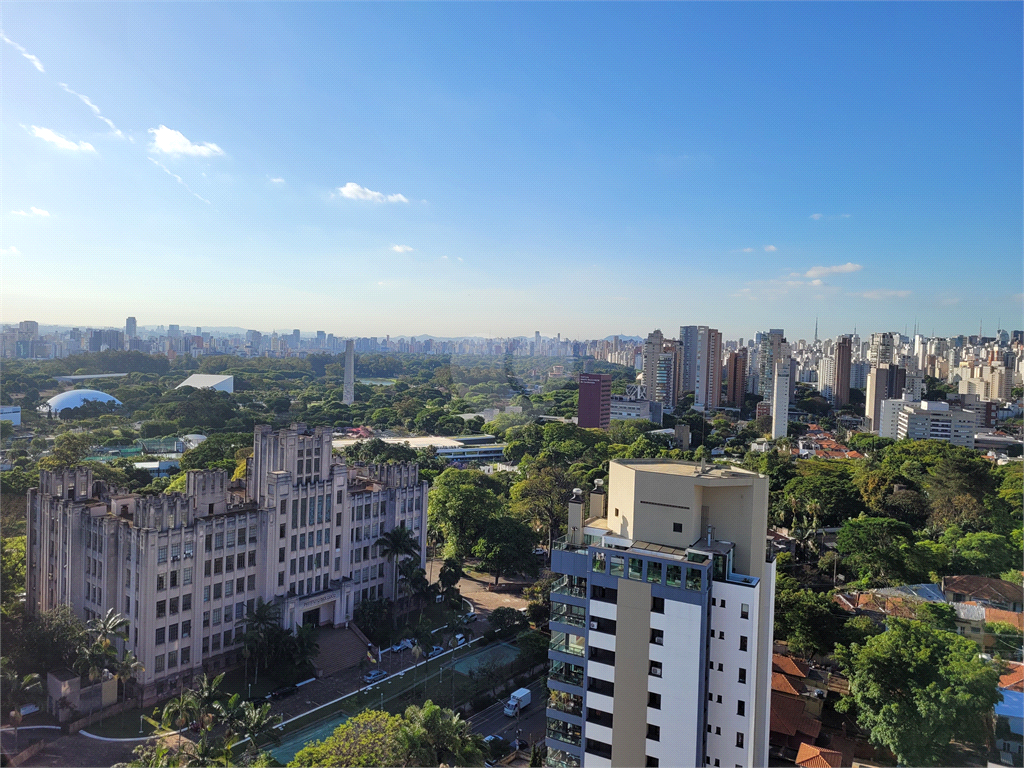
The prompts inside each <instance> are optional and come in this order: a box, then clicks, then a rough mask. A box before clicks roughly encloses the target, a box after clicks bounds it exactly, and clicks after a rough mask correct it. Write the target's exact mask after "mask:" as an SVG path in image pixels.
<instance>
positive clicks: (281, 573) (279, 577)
mask: <svg viewBox="0 0 1024 768" xmlns="http://www.w3.org/2000/svg"><path fill="white" fill-rule="evenodd" d="M277 586H279V587H283V586H284V571H278V572H277Z"/></svg>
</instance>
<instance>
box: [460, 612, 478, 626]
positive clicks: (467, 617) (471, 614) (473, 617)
mask: <svg viewBox="0 0 1024 768" xmlns="http://www.w3.org/2000/svg"><path fill="white" fill-rule="evenodd" d="M479 618H480V614H479V613H477V612H476V611H470V612H469V613H467V614H466V615H465V616H463V617H462V620H463V621H464V622H465V623H466V624H472V623H473V622H474V621H476V620H477V619H479Z"/></svg>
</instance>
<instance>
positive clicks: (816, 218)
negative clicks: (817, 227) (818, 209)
mask: <svg viewBox="0 0 1024 768" xmlns="http://www.w3.org/2000/svg"><path fill="white" fill-rule="evenodd" d="M811 218H812V219H814V220H815V221H821V220H822V219H823V218H825V217H824V216H822V215H821V214H820V213H812V214H811Z"/></svg>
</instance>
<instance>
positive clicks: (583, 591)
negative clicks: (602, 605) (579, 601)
mask: <svg viewBox="0 0 1024 768" xmlns="http://www.w3.org/2000/svg"><path fill="white" fill-rule="evenodd" d="M551 594H553V595H569V596H570V597H584V598H585V597H586V596H587V580H586V579H584V578H582V577H579V578H577V577H576V576H563V577H562V578H560V579H559V580H558V581H556V582H555V583H554V584H552V585H551Z"/></svg>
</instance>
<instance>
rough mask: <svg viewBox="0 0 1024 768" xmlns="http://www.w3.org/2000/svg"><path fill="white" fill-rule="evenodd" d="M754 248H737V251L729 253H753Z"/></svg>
mask: <svg viewBox="0 0 1024 768" xmlns="http://www.w3.org/2000/svg"><path fill="white" fill-rule="evenodd" d="M753 252H754V249H753V248H736V249H735V250H732V251H729V253H753Z"/></svg>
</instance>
